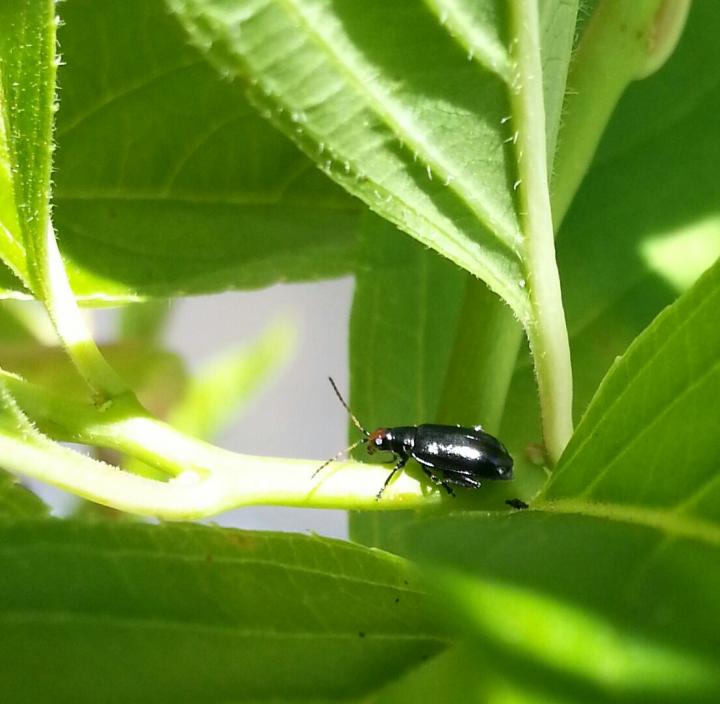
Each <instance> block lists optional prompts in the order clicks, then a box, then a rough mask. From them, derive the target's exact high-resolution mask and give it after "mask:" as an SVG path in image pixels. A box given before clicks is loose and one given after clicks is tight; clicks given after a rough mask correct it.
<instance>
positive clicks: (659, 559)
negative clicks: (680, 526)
mask: <svg viewBox="0 0 720 704" xmlns="http://www.w3.org/2000/svg"><path fill="white" fill-rule="evenodd" d="M405 539H406V545H405V549H406V551H408V552H410V554H413V555H414V556H415V557H417V558H419V559H421V560H422V561H423V563H424V564H425V565H426V567H427V569H428V581H429V583H431V584H433V585H434V586H435V587H436V588H437V590H438V593H439V597H440V598H439V600H438V602H437V604H438V606H437V608H438V609H440V608H444V609H445V612H444V613H445V614H446V617H447V618H449V619H451V621H452V623H454V624H455V625H456V626H458V627H459V628H462V629H463V630H464V632H465V633H466V634H467V635H468V636H469V637H470V638H471V639H472V640H473V642H474V643H475V644H476V647H477V648H478V649H479V652H480V653H481V656H482V658H483V661H485V662H487V663H488V664H489V665H490V666H491V667H492V668H494V669H495V670H496V671H497V672H498V673H499V674H501V675H504V676H505V677H506V678H507V679H509V680H510V681H518V680H519V681H521V682H523V684H525V685H529V686H530V687H531V688H533V689H537V690H539V691H541V692H544V696H543V697H541V699H540V700H541V701H555V700H556V698H557V697H559V696H564V697H567V698H568V699H570V701H582V702H585V701H592V702H594V701H600V702H608V704H609V703H610V702H618V701H626V702H637V701H653V702H678V703H679V702H696V701H703V702H712V701H717V697H718V696H720V675H718V670H717V651H718V647H720V638H719V637H718V631H717V628H716V624H717V622H718V619H719V618H720V608H719V607H718V603H717V598H716V595H717V592H718V589H720V570H718V569H717V565H718V546H717V543H715V544H712V543H709V542H707V541H703V540H696V539H692V538H686V537H679V538H678V537H674V536H672V535H670V534H668V533H667V532H666V531H665V530H664V529H662V528H661V527H649V526H645V525H638V524H634V523H632V522H621V521H614V520H608V519H606V518H599V517H594V516H588V515H580V514H559V513H555V514H553V513H549V512H548V513H546V512H543V511H535V510H531V511H521V512H516V513H514V514H506V515H504V516H502V515H500V514H486V515H481V514H474V515H471V514H466V515H457V516H450V517H447V518H437V519H433V520H431V521H427V522H424V523H422V524H418V525H415V526H413V527H411V528H410V529H408V531H407V532H406V535H405Z"/></svg>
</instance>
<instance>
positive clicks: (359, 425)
mask: <svg viewBox="0 0 720 704" xmlns="http://www.w3.org/2000/svg"><path fill="white" fill-rule="evenodd" d="M328 379H329V380H330V384H331V385H332V387H333V391H334V392H335V395H336V396H337V397H338V398H339V399H340V403H342V405H343V406H345V410H346V411H347V412H348V414H349V415H350V417H351V418H352V422H353V423H355V427H356V428H357V429H358V430H359V431H360V432H361V433H362V434H363V435H364V436H365V437H366V438H368V437H370V433H369V432H368V431H367V430H365V428H364V427H363V426H362V423H360V421H359V420H358V419H357V418H356V417H355V416H354V414H353V412H352V411H351V410H350V407H349V406H348V405H347V403H345V399H344V398H343V397H342V395H341V394H340V392H339V391H338V387H337V386H336V385H335V382H334V381H333V378H332V377H331V376H329V377H328ZM353 447H354V446H353ZM331 461H332V460H331Z"/></svg>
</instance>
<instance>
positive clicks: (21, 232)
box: [0, 0, 56, 286]
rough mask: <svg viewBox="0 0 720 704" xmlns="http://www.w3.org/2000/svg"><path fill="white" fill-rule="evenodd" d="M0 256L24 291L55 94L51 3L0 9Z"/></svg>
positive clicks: (13, 3)
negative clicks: (23, 285)
mask: <svg viewBox="0 0 720 704" xmlns="http://www.w3.org/2000/svg"><path fill="white" fill-rule="evenodd" d="M0 26H2V28H3V31H2V33H0V123H1V124H0V232H1V233H2V235H3V237H2V238H0V256H1V257H2V259H3V261H5V263H6V264H7V265H8V266H9V267H10V269H11V270H12V271H13V272H14V273H15V274H16V275H17V276H19V277H20V278H21V279H22V280H23V282H24V283H25V284H26V285H30V286H32V285H37V282H33V280H32V279H33V276H34V274H33V271H32V269H33V267H34V263H33V262H32V260H31V261H30V262H28V261H27V254H30V255H31V257H32V256H34V255H33V252H34V251H35V249H36V248H37V246H38V244H39V242H40V240H41V239H42V238H44V236H45V227H46V223H47V218H48V205H49V199H50V160H51V153H52V115H53V111H54V109H53V100H54V91H55V69H56V63H55V3H54V2H53V1H52V0H41V1H33V0H9V1H8V2H4V3H3V4H2V7H0Z"/></svg>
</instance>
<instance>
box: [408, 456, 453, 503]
mask: <svg viewBox="0 0 720 704" xmlns="http://www.w3.org/2000/svg"><path fill="white" fill-rule="evenodd" d="M413 457H414V458H415V461H416V462H417V463H418V464H419V465H420V469H422V471H423V472H425V474H427V476H428V477H429V478H430V481H431V482H432V483H433V484H435V485H436V486H441V487H442V488H443V489H445V491H447V493H448V494H449V495H450V496H455V492H454V491H453V490H452V487H451V486H450V485H449V484H448V483H447V482H446V481H445V480H444V479H441V478H440V477H438V476H437V474H435V473H434V472H433V469H435V466H434V465H432V464H430V463H429V462H428V461H427V460H423V459H420V458H419V457H416V456H415V455H413Z"/></svg>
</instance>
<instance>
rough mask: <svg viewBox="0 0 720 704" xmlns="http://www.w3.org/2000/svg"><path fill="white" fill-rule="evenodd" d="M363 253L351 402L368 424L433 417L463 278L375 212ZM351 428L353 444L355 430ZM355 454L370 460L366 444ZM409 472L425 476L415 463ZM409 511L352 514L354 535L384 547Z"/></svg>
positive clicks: (353, 323)
mask: <svg viewBox="0 0 720 704" xmlns="http://www.w3.org/2000/svg"><path fill="white" fill-rule="evenodd" d="M361 251H362V252H363V257H362V259H363V261H365V262H366V263H367V268H363V269H360V270H359V271H358V272H357V274H356V279H355V295H354V298H353V307H352V313H351V317H350V379H351V389H350V399H349V401H350V407H351V408H352V410H353V412H354V413H355V415H356V416H357V417H358V418H359V419H360V421H361V422H362V423H363V425H364V426H365V427H366V428H369V429H374V428H377V427H384V426H388V425H391V426H392V425H416V424H418V423H427V422H429V421H432V420H434V419H435V418H436V416H437V413H438V408H439V402H440V396H441V393H442V385H443V381H444V378H445V373H446V371H447V368H448V364H449V362H450V358H451V354H452V348H453V342H454V338H455V334H456V331H457V327H458V324H459V322H460V314H461V308H462V300H463V295H464V291H465V289H466V287H467V285H468V276H467V274H466V273H465V272H463V271H462V270H461V269H458V268H457V267H456V266H454V265H453V264H452V263H451V262H449V261H447V260H446V259H444V258H442V257H440V256H439V255H438V254H436V253H435V252H433V251H432V250H429V249H426V248H424V247H422V246H421V245H420V244H419V243H418V242H416V241H414V240H412V239H410V238H409V237H406V236H405V235H403V234H402V233H400V232H398V231H397V230H396V229H395V228H394V227H393V226H392V225H390V224H388V223H384V222H383V221H382V220H380V219H379V218H375V217H367V218H366V219H365V226H364V228H363V236H362V239H361ZM348 426H349V430H350V433H349V437H350V438H351V442H354V441H355V440H356V439H357V437H358V432H357V429H356V428H355V427H354V425H352V423H350V422H348ZM355 457H356V458H357V459H361V460H363V461H371V460H370V458H369V456H368V454H367V452H366V450H365V447H364V446H363V447H361V448H359V449H358V450H357V451H356V453H355ZM382 459H386V458H385V457H382V458H380V460H382ZM388 471H389V470H388ZM406 471H409V472H411V473H413V474H416V475H417V476H418V478H423V477H424V475H423V474H422V472H420V471H419V470H418V468H417V467H414V468H413V467H412V466H409V467H408V469H407V470H406ZM379 489H380V487H379V486H378V490H379ZM409 516H411V517H410V518H408V516H406V515H395V514H393V515H385V514H383V513H376V512H373V513H372V514H370V513H364V514H357V513H354V514H351V517H350V531H351V535H352V536H353V539H355V540H361V541H363V542H365V543H366V544H369V545H377V546H384V547H386V548H387V547H389V546H390V545H392V544H393V543H392V540H391V537H390V536H391V534H392V533H393V532H394V530H395V529H396V528H397V527H398V526H401V525H404V524H405V522H407V520H414V519H413V518H412V516H413V514H409Z"/></svg>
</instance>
